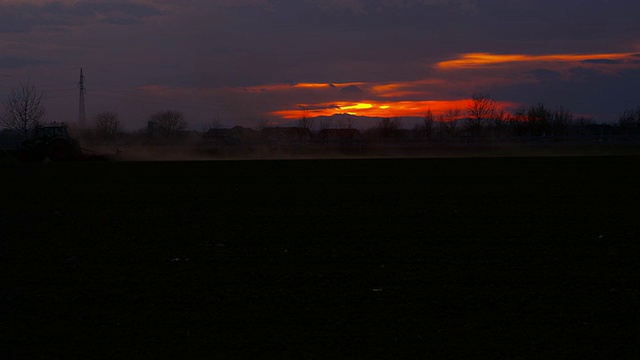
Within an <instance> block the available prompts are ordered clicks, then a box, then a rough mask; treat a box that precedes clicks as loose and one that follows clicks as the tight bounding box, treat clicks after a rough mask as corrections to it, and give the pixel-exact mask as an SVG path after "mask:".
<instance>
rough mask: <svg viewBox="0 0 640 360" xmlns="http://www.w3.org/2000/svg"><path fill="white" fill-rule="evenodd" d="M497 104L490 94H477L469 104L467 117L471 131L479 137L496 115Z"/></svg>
mask: <svg viewBox="0 0 640 360" xmlns="http://www.w3.org/2000/svg"><path fill="white" fill-rule="evenodd" d="M496 110H497V106H496V102H495V101H494V100H493V99H492V98H491V96H490V95H488V94H481V93H475V94H473V95H472V96H471V101H470V102H469V103H468V104H467V116H468V117H469V122H470V129H469V130H470V131H472V132H473V135H474V136H478V135H479V132H480V129H481V128H483V127H485V126H487V124H488V122H489V120H490V119H492V118H493V117H494V115H495V113H496Z"/></svg>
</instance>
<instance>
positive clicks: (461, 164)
mask: <svg viewBox="0 0 640 360" xmlns="http://www.w3.org/2000/svg"><path fill="white" fill-rule="evenodd" d="M638 164H640V157H638V156H571V157H563V156H554V157H491V158H455V159H445V158H436V159H402V158H398V159H368V160H367V159H351V160H349V159H344V160H269V161H260V160H254V161H200V162H189V161H185V162H81V163H46V164H19V163H3V164H0V184H1V186H2V189H3V190H2V195H1V196H0V234H1V236H0V284H1V289H2V291H0V296H1V297H0V319H2V321H1V324H2V325H1V326H0V329H1V330H0V331H1V334H0V357H1V358H3V359H45V358H64V359H73V358H101V357H104V358H139V359H143V358H158V357H168V356H170V357H174V358H252V359H260V358H279V359H280V358H296V359H300V358H305V359H328V358H334V359H337V358H371V357H373V358H391V357H392V358H429V357H436V358H478V357H493V358H497V357H509V358H529V357H531V358H600V359H632V358H638V355H640V354H639V352H640V351H639V347H638V345H637V344H638V343H637V339H638V338H637V335H638V334H639V333H640V325H639V324H640V321H638V320H639V318H640V284H639V282H638V273H639V270H640V262H639V261H638V259H640V243H639V241H638V239H640V222H639V221H638V215H639V214H640V211H639V210H638V199H639V198H640V187H639V186H638V182H637V177H636V175H635V174H636V173H637V169H638Z"/></svg>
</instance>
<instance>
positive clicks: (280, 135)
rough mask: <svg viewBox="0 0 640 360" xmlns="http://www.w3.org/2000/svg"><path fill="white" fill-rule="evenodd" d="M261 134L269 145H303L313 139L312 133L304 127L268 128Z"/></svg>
mask: <svg viewBox="0 0 640 360" xmlns="http://www.w3.org/2000/svg"><path fill="white" fill-rule="evenodd" d="M260 133H261V134H262V136H263V138H264V140H265V141H266V142H267V143H269V144H302V143H305V142H307V141H308V140H310V139H311V131H309V129H307V128H304V127H266V128H264V129H262V131H261V132H260Z"/></svg>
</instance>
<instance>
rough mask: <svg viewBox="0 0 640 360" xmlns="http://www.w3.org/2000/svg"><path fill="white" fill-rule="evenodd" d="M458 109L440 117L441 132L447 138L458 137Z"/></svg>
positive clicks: (448, 111) (446, 112)
mask: <svg viewBox="0 0 640 360" xmlns="http://www.w3.org/2000/svg"><path fill="white" fill-rule="evenodd" d="M460 113H461V111H460V109H449V110H447V111H445V113H444V114H442V115H440V126H441V127H442V130H443V132H444V133H445V134H446V135H447V136H449V137H455V136H457V135H458V131H459V129H458V119H459V118H460Z"/></svg>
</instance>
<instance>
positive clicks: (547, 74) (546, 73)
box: [530, 69, 562, 81]
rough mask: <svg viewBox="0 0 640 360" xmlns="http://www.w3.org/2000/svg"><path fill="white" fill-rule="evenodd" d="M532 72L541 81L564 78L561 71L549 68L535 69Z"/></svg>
mask: <svg viewBox="0 0 640 360" xmlns="http://www.w3.org/2000/svg"><path fill="white" fill-rule="evenodd" d="M530 74H531V75H533V77H534V78H535V79H536V80H539V81H548V80H559V79H561V78H562V74H561V73H559V72H557V71H553V70H548V69H535V70H532V71H531V72H530Z"/></svg>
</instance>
